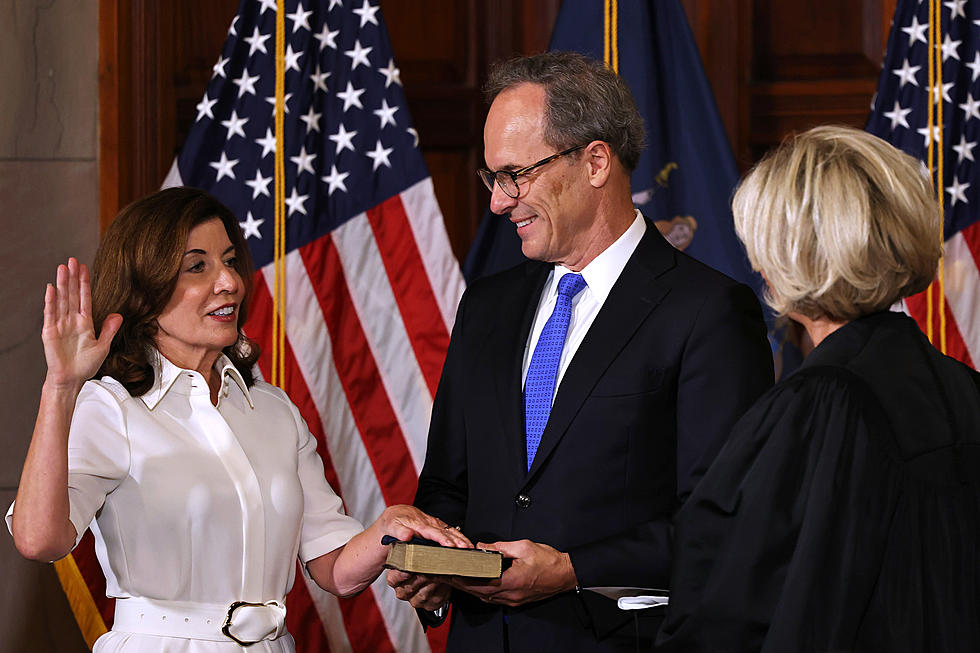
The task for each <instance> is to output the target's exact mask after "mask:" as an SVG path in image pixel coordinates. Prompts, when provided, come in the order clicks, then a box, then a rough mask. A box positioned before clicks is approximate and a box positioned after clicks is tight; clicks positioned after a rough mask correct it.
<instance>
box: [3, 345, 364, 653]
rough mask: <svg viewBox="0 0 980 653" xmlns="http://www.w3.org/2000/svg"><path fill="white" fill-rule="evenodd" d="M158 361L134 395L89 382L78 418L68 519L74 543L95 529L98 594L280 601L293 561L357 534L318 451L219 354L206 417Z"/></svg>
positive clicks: (195, 645) (183, 646)
mask: <svg viewBox="0 0 980 653" xmlns="http://www.w3.org/2000/svg"><path fill="white" fill-rule="evenodd" d="M155 363H156V364H155V368H156V369H155V371H156V383H155V384H154V386H153V388H152V389H151V390H150V391H149V392H147V393H146V394H145V395H143V396H141V397H132V396H130V395H129V393H128V392H127V391H126V390H125V388H123V386H122V385H121V384H120V383H119V382H117V381H116V380H115V379H112V378H110V377H103V378H102V379H101V380H98V381H89V382H87V383H86V384H85V385H84V387H83V388H82V391H81V393H80V394H79V396H78V400H77V402H76V405H75V413H74V416H73V418H72V424H71V430H70V435H69V438H68V470H69V473H68V485H69V492H68V494H69V503H70V510H71V513H70V519H71V521H72V523H73V524H74V526H75V530H76V532H77V533H78V539H81V535H82V534H83V533H84V532H85V529H86V528H88V527H89V526H90V525H91V528H92V531H93V534H94V535H95V542H96V553H97V555H98V558H99V562H100V564H101V565H102V570H103V572H104V573H105V576H106V593H107V594H108V595H109V596H110V597H117V598H119V599H123V600H125V599H126V598H127V597H146V598H149V599H154V600H159V601H164V602H170V601H184V602H192V603H200V604H214V605H228V604H230V603H232V602H234V601H250V602H256V603H263V602H266V601H281V600H282V599H283V597H284V596H285V595H286V593H287V592H288V591H289V589H290V588H291V587H292V584H293V580H294V575H295V570H296V564H295V560H296V558H297V555H298V556H299V559H300V560H301V561H303V562H304V563H305V562H307V561H309V560H311V559H313V558H316V557H318V556H321V555H323V554H325V553H329V552H330V551H333V550H334V549H336V548H338V547H340V546H342V545H344V544H345V543H346V542H347V541H348V540H349V539H350V538H351V537H353V536H354V535H356V534H357V533H359V532H360V531H361V530H363V527H362V526H361V524H360V523H359V522H358V521H357V520H355V519H353V518H352V517H349V516H347V515H346V514H344V511H343V507H342V504H341V500H340V498H339V497H338V496H337V494H336V493H335V492H334V491H333V490H332V489H331V488H330V486H329V485H328V484H327V482H326V480H325V478H324V472H323V463H322V461H321V460H320V457H319V456H318V455H317V453H316V440H315V438H314V437H313V436H312V435H311V434H310V431H309V429H308V428H307V426H306V423H305V422H304V421H303V419H302V417H301V416H300V414H299V411H298V410H297V408H296V406H294V405H293V403H292V402H291V401H289V399H288V398H287V397H286V395H285V393H284V392H282V391H281V390H279V389H278V388H275V387H273V386H271V385H268V384H266V383H263V382H257V383H255V384H254V385H253V386H252V388H247V387H246V386H245V382H244V380H243V379H242V377H241V375H240V374H239V373H238V370H237V369H235V367H234V365H233V364H232V363H231V361H230V360H229V359H227V358H226V357H224V356H222V357H221V358H220V359H219V360H218V362H217V363H216V368H217V369H218V370H219V371H220V373H221V379H222V381H221V390H220V396H219V400H218V405H217V406H214V405H212V404H211V400H210V391H209V389H208V385H207V383H206V382H205V380H204V378H203V377H202V376H201V375H200V374H199V373H198V372H195V371H192V370H184V369H180V368H178V367H177V366H175V365H174V364H173V363H171V362H170V361H168V360H167V359H166V358H164V357H163V356H156V361H155ZM12 508H13V506H11V511H8V513H7V526H8V529H9V528H10V523H11V514H12ZM93 519H94V521H93ZM77 543H78V542H77V540H76V544H77ZM119 603H120V602H119V601H117V606H118V605H119ZM239 650H241V648H240V647H239V646H238V645H237V644H235V643H234V642H233V641H230V640H228V641H227V642H222V641H205V640H200V639H186V638H176V637H174V638H172V637H161V636H158V635H148V634H135V633H129V632H122V631H110V632H108V633H106V634H105V635H103V636H102V637H101V638H100V639H99V640H98V642H97V643H96V645H95V648H94V651H96V652H97V653H108V652H115V651H126V652H127V653H129V652H131V651H139V652H142V651H173V652H175V653H198V652H201V653H204V652H208V653H217V652H221V651H239ZM248 650H249V651H250V653H253V652H254V653H265V652H276V653H287V652H291V651H293V650H294V643H293V640H292V638H291V637H290V636H289V635H288V634H286V635H284V636H282V637H279V638H278V639H275V640H272V641H269V640H265V641H261V642H258V643H256V644H254V645H253V646H250V647H249V649H248Z"/></svg>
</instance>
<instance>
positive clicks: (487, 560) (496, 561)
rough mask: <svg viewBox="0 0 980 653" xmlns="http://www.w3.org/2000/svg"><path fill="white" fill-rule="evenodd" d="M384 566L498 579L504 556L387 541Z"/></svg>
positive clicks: (487, 552)
mask: <svg viewBox="0 0 980 653" xmlns="http://www.w3.org/2000/svg"><path fill="white" fill-rule="evenodd" d="M385 566H386V567H388V568H390V569H398V570H401V571H408V572H411V573H414V574H440V575H444V576H469V577H471V578H500V574H501V573H503V570H504V556H503V555H501V554H500V553H499V552H497V551H485V550H483V549H454V548H451V547H445V546H439V545H438V544H419V543H414V542H399V541H397V540H396V541H392V542H391V543H390V544H388V559H387V560H386V561H385Z"/></svg>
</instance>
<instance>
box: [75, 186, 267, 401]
mask: <svg viewBox="0 0 980 653" xmlns="http://www.w3.org/2000/svg"><path fill="white" fill-rule="evenodd" d="M215 218H216V219H218V220H221V222H222V224H223V225H224V227H225V232H227V234H228V238H229V240H231V244H232V245H233V246H234V247H235V257H236V260H235V270H236V271H237V272H238V275H239V276H240V277H241V278H242V283H243V284H244V289H245V293H244V299H243V300H242V304H241V306H240V307H239V317H238V340H237V341H236V342H235V343H234V344H233V345H231V346H229V347H225V349H224V354H225V355H226V356H228V358H230V359H231V361H232V363H234V365H235V367H236V368H238V371H239V372H241V374H242V377H244V379H245V382H246V384H248V385H249V386H251V385H252V384H253V383H254V379H253V378H252V365H254V364H255V361H256V360H257V359H258V357H259V346H258V344H257V343H255V342H254V341H252V340H250V339H249V338H248V337H246V336H245V334H244V333H242V324H244V323H245V320H246V318H247V317H248V306H249V302H250V301H251V298H252V258H251V256H250V255H249V251H248V245H247V244H246V243H245V237H244V236H243V235H242V231H241V228H240V227H239V226H238V219H237V218H236V217H235V215H234V214H233V213H232V212H231V211H230V210H229V209H228V208H227V207H225V206H224V205H223V204H222V203H221V202H219V201H218V200H217V199H215V198H214V197H212V196H211V195H209V194H208V193H206V192H204V191H203V190H199V189H196V188H186V187H179V188H167V189H165V190H161V191H158V192H156V193H153V194H152V195H148V196H146V197H144V198H143V199H140V200H137V201H135V202H133V203H132V204H130V205H129V206H127V207H126V208H124V209H123V210H122V211H121V212H120V213H119V215H118V216H116V219H115V220H113V222H112V224H111V225H109V229H108V230H106V233H105V236H104V237H103V238H102V243H101V244H100V245H99V250H98V252H97V253H96V255H95V264H94V266H93V270H92V317H93V319H94V321H95V324H102V321H103V320H104V319H105V318H106V316H107V315H109V314H110V313H119V314H120V315H122V316H123V323H122V328H120V329H119V333H117V334H116V337H115V338H114V339H113V341H112V345H111V346H110V348H109V355H108V356H107V357H106V359H105V361H104V362H103V363H102V367H101V368H99V371H98V373H97V374H96V376H97V377H99V376H111V377H112V378H114V379H116V380H117V381H119V382H120V383H122V384H123V386H124V387H125V388H126V390H128V391H129V394H131V395H132V396H134V397H138V396H140V395H142V394H145V393H146V392H147V391H148V390H149V389H150V388H151V387H153V382H154V378H153V366H152V364H151V362H150V353H151V351H152V350H151V347H152V346H153V343H154V338H155V336H156V333H157V317H158V316H159V315H160V313H161V312H163V309H164V308H165V307H166V305H167V302H168V301H170V297H171V295H173V292H174V288H175V287H176V286H177V275H178V273H179V271H180V263H181V259H182V257H183V254H184V248H185V247H186V245H187V236H188V234H189V233H190V231H191V229H192V228H194V227H195V226H196V225H199V224H201V223H202V222H207V221H208V220H212V219H215Z"/></svg>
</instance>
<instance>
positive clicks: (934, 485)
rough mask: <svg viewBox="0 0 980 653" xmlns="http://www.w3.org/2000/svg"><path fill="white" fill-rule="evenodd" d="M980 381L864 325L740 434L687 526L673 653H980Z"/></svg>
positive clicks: (672, 617)
mask: <svg viewBox="0 0 980 653" xmlns="http://www.w3.org/2000/svg"><path fill="white" fill-rule="evenodd" d="M978 488H980V375H978V374H977V373H976V372H974V371H973V370H971V369H969V368H968V367H966V366H965V365H962V364H960V363H959V362H957V361H955V360H953V359H951V358H948V357H945V356H943V355H942V354H940V353H939V352H938V351H937V350H936V349H934V348H933V347H932V346H931V345H930V344H929V342H928V341H927V340H926V338H925V337H924V336H923V334H922V332H921V331H920V330H919V328H918V327H917V326H916V324H915V322H914V321H912V320H911V319H910V318H909V317H907V316H905V315H902V314H897V313H888V312H883V313H876V314H872V315H869V316H867V317H864V318H861V319H858V320H855V321H853V322H851V323H849V324H847V325H845V326H844V327H842V328H840V329H839V330H837V331H835V332H834V333H832V334H831V335H830V336H828V337H827V338H826V339H825V340H824V341H823V342H821V343H820V345H819V346H818V347H817V348H816V349H815V350H814V351H813V353H812V354H811V355H810V356H809V357H808V358H807V359H806V361H805V363H804V365H803V366H802V367H801V369H800V370H799V371H798V372H797V373H796V374H795V375H793V376H792V377H790V378H789V379H787V380H786V381H785V382H783V383H780V384H778V385H777V386H775V387H774V388H772V389H771V390H770V391H769V392H768V393H766V394H765V395H763V397H762V398H761V399H760V400H759V401H758V402H757V403H756V405H755V406H753V408H752V409H750V410H749V411H748V413H746V415H745V416H744V417H743V418H742V419H741V420H740V421H739V422H738V424H737V425H736V426H735V428H734V430H733V434H732V437H731V439H730V440H729V442H728V443H727V444H726V446H725V447H724V449H723V450H722V452H721V453H720V454H719V456H718V458H717V459H716V460H715V462H714V463H713V465H712V466H711V468H710V469H709V471H708V473H707V474H706V475H705V477H704V478H703V479H702V481H701V483H700V484H699V485H698V486H697V487H696V488H695V490H694V492H693V493H692V495H691V497H690V499H689V500H688V501H687V503H686V504H685V505H684V507H683V508H682V509H681V511H680V513H679V515H678V518H677V522H676V523H677V532H676V539H675V546H676V551H675V559H674V571H673V577H672V587H671V591H672V594H671V602H670V608H669V610H668V616H667V620H666V622H665V623H664V625H663V627H662V629H661V631H660V634H659V637H658V644H659V646H658V648H657V651H658V652H659V651H663V652H664V653H668V652H674V651H712V652H713V653H715V652H725V651H739V652H743V651H766V652H773V653H775V652H779V653H786V652H804V651H853V652H859V651H864V652H873V651H880V652H882V653H884V652H886V651H887V652H888V653H903V652H912V651H923V652H924V651H928V652H930V653H947V652H948V653H953V652H963V653H966V652H967V651H969V652H976V651H980V489H978Z"/></svg>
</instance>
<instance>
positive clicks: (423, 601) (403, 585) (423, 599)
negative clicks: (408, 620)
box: [388, 569, 453, 611]
mask: <svg viewBox="0 0 980 653" xmlns="http://www.w3.org/2000/svg"><path fill="white" fill-rule="evenodd" d="M444 578H445V577H444V576H429V575H427V574H410V573H408V572H406V571H398V570H397V569H389V570H388V585H390V586H391V587H392V588H394V590H395V596H397V597H398V598H399V599H401V600H402V601H408V602H409V603H411V604H412V607H413V608H420V609H422V610H430V611H431V610H437V609H439V608H440V607H442V606H443V605H444V604H445V603H446V601H448V600H449V594H450V592H452V589H453V588H452V587H451V586H449V585H446V584H445V583H444V582H443V579H444Z"/></svg>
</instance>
